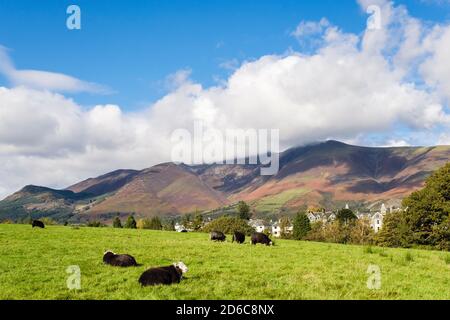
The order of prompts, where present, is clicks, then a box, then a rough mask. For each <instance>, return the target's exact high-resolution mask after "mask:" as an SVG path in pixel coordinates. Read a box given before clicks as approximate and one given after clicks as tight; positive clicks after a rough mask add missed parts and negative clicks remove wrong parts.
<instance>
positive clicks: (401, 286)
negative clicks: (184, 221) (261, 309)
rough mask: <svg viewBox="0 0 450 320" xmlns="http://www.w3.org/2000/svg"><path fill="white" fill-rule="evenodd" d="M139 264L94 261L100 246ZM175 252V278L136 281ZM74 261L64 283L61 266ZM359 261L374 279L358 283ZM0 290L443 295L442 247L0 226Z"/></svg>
mask: <svg viewBox="0 0 450 320" xmlns="http://www.w3.org/2000/svg"><path fill="white" fill-rule="evenodd" d="M107 249H111V250H113V251H115V252H116V253H129V254H131V255H133V256H134V257H135V258H136V260H137V261H138V263H141V264H142V265H141V266H139V267H133V268H125V269H124V268H117V267H111V266H107V265H104V264H103V262H102V256H103V252H104V251H105V250H107ZM180 260H181V261H183V262H184V263H185V264H186V265H187V266H188V267H189V272H188V273H187V274H186V278H184V279H183V280H182V281H181V283H180V284H176V285H172V286H158V287H146V288H142V287H140V285H139V284H138V282H137V280H138V278H139V276H140V274H141V273H142V272H143V271H144V270H145V269H147V268H148V267H151V266H160V265H168V264H170V263H172V262H175V261H180ZM71 265H77V266H79V267H80V270H81V289H80V290H69V289H68V288H67V286H66V281H67V279H68V277H70V276H71V275H70V274H69V273H66V270H67V268H68V267H69V266H71ZM369 265H376V266H378V267H379V268H380V271H381V287H380V288H379V289H368V287H367V281H368V279H369V277H370V276H371V275H370V274H368V273H367V270H368V267H369ZM0 299H450V253H448V252H439V251H426V250H414V249H391V248H378V247H362V246H352V245H338V244H327V243H313V242H301V241H289V240H278V241H276V245H275V246H274V247H265V246H261V245H258V246H256V247H255V246H252V245H250V244H249V242H248V239H247V241H246V243H245V244H243V245H238V244H234V243H231V237H230V236H228V237H227V242H225V243H213V242H211V241H209V235H208V234H204V233H176V232H166V231H151V230H132V229H113V228H87V227H81V228H78V229H77V228H73V227H70V226H67V227H63V226H48V227H46V228H45V229H32V228H31V226H29V225H7V224H4V225H0Z"/></svg>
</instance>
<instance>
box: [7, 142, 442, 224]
mask: <svg viewBox="0 0 450 320" xmlns="http://www.w3.org/2000/svg"><path fill="white" fill-rule="evenodd" d="M448 161H450V146H431V147H364V146H354V145H349V144H345V143H342V142H339V141H335V140H329V141H325V142H321V143H316V144H309V145H305V146H299V147H294V148H290V149H287V150H285V151H283V152H281V153H280V168H279V171H278V173H277V174H275V175H273V176H261V175H260V173H259V170H260V168H261V166H260V165H259V164H257V165H250V164H246V165H239V164H209V165H207V164H202V165H186V164H179V165H177V164H174V163H162V164H158V165H155V166H152V167H150V168H146V169H143V170H131V169H128V170H124V169H119V170H115V171H112V172H109V173H106V174H104V175H100V176H98V177H95V178H89V179H86V180H83V181H81V182H78V183H76V184H74V185H72V186H69V187H67V188H66V189H63V190H55V189H51V188H46V187H39V186H25V187H24V188H23V189H21V190H19V191H17V192H16V193H14V194H12V195H10V196H8V197H6V198H5V199H4V200H2V201H0V219H5V218H9V219H19V218H23V217H25V216H29V215H32V216H33V217H34V216H36V217H41V216H49V217H53V218H55V219H56V220H67V219H69V220H89V219H94V218H95V219H100V220H108V219H111V217H112V216H114V215H116V214H117V213H121V214H136V215H137V216H140V217H150V216H155V215H158V216H172V217H173V216H179V215H182V214H186V213H191V212H194V211H196V210H199V211H214V210H217V209H219V208H223V207H229V206H231V205H232V204H233V203H235V202H237V201H239V200H245V201H248V202H249V203H250V204H251V206H252V209H253V210H254V212H256V213H257V214H258V215H266V216H267V215H270V216H274V217H276V216H279V215H281V214H292V213H294V212H295V211H297V210H298V208H299V207H302V206H316V207H317V206H320V207H338V206H342V204H343V203H346V202H349V203H352V204H353V205H354V206H355V207H361V206H366V207H367V206H369V207H370V206H371V205H373V204H374V203H378V202H380V201H385V202H389V201H390V202H391V203H394V204H396V205H398V204H399V203H400V201H401V199H402V198H403V197H405V196H407V195H408V194H410V193H411V192H412V191H414V190H416V189H418V188H420V187H421V186H423V183H424V180H425V178H426V177H427V176H428V175H429V174H431V172H433V171H434V170H436V169H437V168H438V167H440V166H442V165H444V164H445V163H446V162H448Z"/></svg>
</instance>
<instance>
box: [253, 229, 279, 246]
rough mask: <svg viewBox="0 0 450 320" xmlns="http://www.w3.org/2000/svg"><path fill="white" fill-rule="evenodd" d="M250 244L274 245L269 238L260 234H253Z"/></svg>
mask: <svg viewBox="0 0 450 320" xmlns="http://www.w3.org/2000/svg"><path fill="white" fill-rule="evenodd" d="M251 240H252V244H257V243H261V244H265V245H266V246H273V245H275V243H274V242H273V241H272V240H270V238H269V237H268V236H267V235H266V234H264V233H261V232H255V233H253V234H252V238H251Z"/></svg>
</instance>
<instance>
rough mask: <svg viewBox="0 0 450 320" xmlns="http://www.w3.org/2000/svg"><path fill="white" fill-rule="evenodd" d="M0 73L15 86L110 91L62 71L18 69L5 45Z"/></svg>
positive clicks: (0, 61)
mask: <svg viewBox="0 0 450 320" xmlns="http://www.w3.org/2000/svg"><path fill="white" fill-rule="evenodd" d="M0 73H2V74H3V75H4V76H5V77H6V78H7V79H8V80H9V81H10V82H11V83H12V84H13V85H15V86H26V87H30V88H34V89H44V90H51V91H56V92H70V93H74V92H90V93H101V94H106V93H109V92H110V90H109V89H108V88H106V87H105V86H102V85H99V84H96V83H93V82H86V81H82V80H79V79H77V78H74V77H71V76H68V75H65V74H62V73H55V72H47V71H39V70H18V69H16V67H15V66H14V63H13V62H12V60H11V58H10V57H9V55H8V50H7V49H6V48H5V47H3V46H0Z"/></svg>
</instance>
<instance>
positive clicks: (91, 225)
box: [87, 220, 104, 228]
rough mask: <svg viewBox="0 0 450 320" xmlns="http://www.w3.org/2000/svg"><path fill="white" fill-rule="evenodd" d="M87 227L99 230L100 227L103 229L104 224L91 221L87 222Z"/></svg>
mask: <svg viewBox="0 0 450 320" xmlns="http://www.w3.org/2000/svg"><path fill="white" fill-rule="evenodd" d="M87 226H88V227H91V228H100V227H103V226H104V224H103V223H101V222H100V221H97V220H93V221H89V222H88V223H87Z"/></svg>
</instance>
